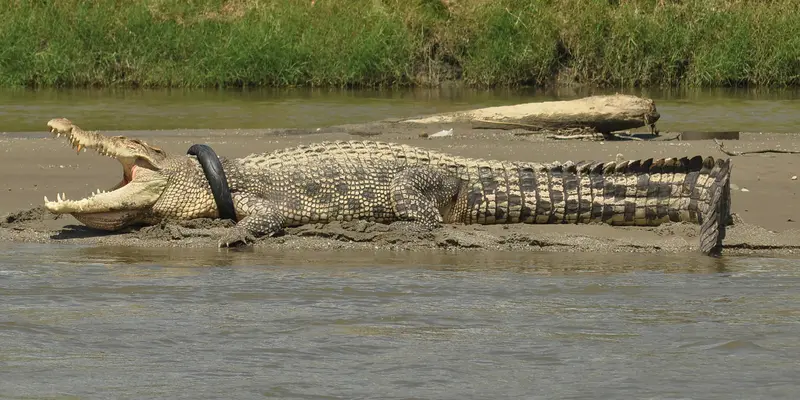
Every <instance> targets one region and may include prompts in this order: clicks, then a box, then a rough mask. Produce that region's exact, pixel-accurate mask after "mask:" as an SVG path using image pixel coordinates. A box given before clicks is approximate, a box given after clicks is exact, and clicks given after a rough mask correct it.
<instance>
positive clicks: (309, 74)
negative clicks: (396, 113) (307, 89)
mask: <svg viewBox="0 0 800 400" xmlns="http://www.w3.org/2000/svg"><path fill="white" fill-rule="evenodd" d="M311 3H312V2H311V0H303V1H299V0H260V1H259V0H238V1H221V0H197V1H191V2H182V1H178V0H149V1H133V2H124V1H110V0H96V1H93V2H85V1H78V0H60V1H58V2H41V1H33V0H29V1H26V0H11V1H10V3H9V5H4V6H2V7H0V18H2V21H4V23H3V26H2V27H0V85H1V86H115V85H116V86H158V87H164V86H173V87H209V86H212V87H213V86H291V85H314V86H362V85H363V86H377V85H415V84H416V85H427V84H437V83H439V82H441V81H443V80H462V81H464V82H465V83H467V84H470V85H478V86H497V85H549V84H554V83H559V82H560V83H564V82H569V83H579V84H589V85H600V86H681V85H683V86H740V85H763V86H787V85H788V86H796V85H800V2H798V1H797V0H772V1H767V0H763V1H747V0H683V1H681V2H679V3H676V2H675V1H674V0H665V1H664V3H665V4H663V5H661V4H660V2H659V0H618V1H613V0H611V1H609V0H603V1H600V0H533V1H513V0H456V1H453V0H451V1H450V5H449V6H445V5H444V4H443V3H442V2H441V1H439V0H407V1H401V0H317V1H316V2H315V3H316V4H314V5H312V4H311Z"/></svg>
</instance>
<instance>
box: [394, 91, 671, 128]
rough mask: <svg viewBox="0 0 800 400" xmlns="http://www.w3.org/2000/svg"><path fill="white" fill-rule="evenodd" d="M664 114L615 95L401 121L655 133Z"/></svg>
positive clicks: (647, 104)
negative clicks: (644, 128)
mask: <svg viewBox="0 0 800 400" xmlns="http://www.w3.org/2000/svg"><path fill="white" fill-rule="evenodd" d="M660 117H661V116H660V115H659V113H658V111H656V105H655V102H653V100H651V99H644V98H641V97H637V96H629V95H621V94H615V95H608V96H591V97H585V98H582V99H576V100H567V101H546V102H540V103H524V104H516V105H511V106H501V107H489V108H478V109H474V110H468V111H459V112H452V113H445V114H436V115H431V116H427V117H421V118H413V119H404V120H401V121H400V122H402V123H417V124H441V123H455V122H468V123H471V124H472V126H473V127H474V128H493V129H525V130H529V131H546V132H558V131H562V130H572V129H590V130H594V131H596V132H599V133H603V134H609V133H611V132H616V131H624V130H628V129H633V128H639V127H643V126H649V127H650V130H651V132H654V133H655V123H656V121H658V119H659V118H660Z"/></svg>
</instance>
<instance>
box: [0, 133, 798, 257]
mask: <svg viewBox="0 0 800 400" xmlns="http://www.w3.org/2000/svg"><path fill="white" fill-rule="evenodd" d="M75 123H76V124H78V125H79V126H81V127H83V128H84V129H90V130H91V129H92V126H91V121H90V120H88V121H75ZM449 128H453V129H454V134H453V136H449V137H444V138H423V137H421V135H422V134H425V133H433V132H437V131H439V130H442V129H449ZM103 133H105V134H107V135H118V134H122V135H126V136H130V137H137V138H141V139H143V140H145V141H147V142H148V143H151V144H153V145H155V146H158V147H161V148H162V149H164V150H165V151H167V152H169V153H185V151H186V149H188V148H189V146H191V145H192V144H194V143H206V144H208V145H210V146H212V147H213V148H214V149H215V151H216V152H217V153H218V154H219V155H221V156H224V157H242V156H246V155H248V154H250V153H253V152H259V153H260V152H266V151H271V150H276V149H280V148H284V147H290V146H295V145H298V144H303V143H310V142H318V141H323V140H379V141H387V142H397V143H406V144H411V145H415V146H420V147H426V148H432V149H437V150H440V151H446V152H449V153H453V154H459V155H463V156H468V157H478V158H493V159H507V160H524V161H534V162H536V161H538V162H547V161H556V160H558V161H566V160H573V161H576V160H581V159H606V160H613V159H614V158H615V157H616V155H617V154H622V156H623V157H624V158H625V159H635V158H648V157H665V156H669V157H680V156H693V155H697V154H700V155H712V156H714V157H716V158H718V157H726V156H725V155H724V154H722V153H721V152H719V150H718V148H717V146H716V144H714V142H713V141H710V140H693V141H674V140H666V139H668V138H669V137H668V136H669V134H668V133H666V132H665V133H662V139H660V140H647V141H633V140H619V141H605V142H595V141H555V140H548V139H546V138H545V137H544V135H541V134H532V135H522V134H519V133H520V132H516V131H504V130H495V129H473V128H471V127H470V126H469V125H467V124H430V125H419V124H400V123H393V122H376V123H370V124H352V125H344V126H338V127H330V128H323V129H320V130H318V131H317V130H285V129H283V130H281V129H252V130H173V131H135V132H133V131H117V132H112V131H106V132H103ZM0 143H1V144H2V145H3V147H4V148H5V151H6V157H4V158H3V159H2V160H0V168H3V169H4V170H5V171H6V173H5V174H4V178H5V181H6V186H7V191H6V192H5V193H4V194H3V196H2V198H0V215H4V216H5V218H3V219H0V240H2V241H5V242H36V243H61V244H75V245H90V246H135V247H164V246H169V247H197V246H202V247H214V246H216V238H215V236H214V232H215V229H218V228H219V225H220V222H219V221H206V220H198V221H193V222H191V221H190V222H187V223H181V224H175V223H165V224H161V225H157V226H154V227H146V228H142V229H139V230H136V231H134V232H130V233H113V234H106V233H101V232H98V231H93V230H89V229H87V228H84V227H82V226H80V224H79V223H78V222H77V221H76V220H75V219H74V218H73V217H71V216H62V217H60V218H57V219H56V218H53V216H52V215H50V214H49V213H42V211H43V210H41V209H39V211H36V210H35V208H36V207H39V208H41V202H42V197H43V196H45V195H48V196H53V195H54V194H55V193H56V192H66V193H67V194H68V195H69V196H70V198H75V197H78V196H84V195H86V194H88V193H89V192H91V191H92V190H94V189H95V188H98V187H99V188H105V187H108V186H111V185H113V184H114V183H116V181H117V180H118V179H119V164H118V162H117V161H115V160H110V159H108V158H107V157H101V156H99V155H96V154H93V153H92V152H91V151H90V152H85V153H81V154H80V155H76V154H75V153H74V152H73V151H71V150H70V148H69V144H68V143H66V142H65V141H64V140H63V139H55V138H53V137H52V135H50V134H49V133H47V132H43V133H42V134H38V133H37V134H13V133H12V134H3V135H0ZM725 147H726V149H728V150H734V151H747V150H755V149H763V148H776V147H779V148H781V149H785V150H800V134H786V133H780V134H769V133H743V134H742V135H741V138H740V140H735V141H726V142H725ZM732 164H733V172H732V176H731V180H732V185H733V186H732V189H733V190H732V212H733V213H735V214H736V215H737V217H738V221H737V222H736V223H735V224H734V225H733V226H730V227H729V228H728V235H727V237H726V239H725V241H724V245H725V248H724V249H723V252H722V255H723V256H726V255H741V254H761V255H792V254H797V253H798V252H800V230H798V229H800V226H798V223H797V222H796V221H797V220H798V218H797V217H796V212H794V211H793V210H792V209H791V207H781V205H786V204H789V205H790V204H795V203H796V202H797V200H798V191H800V190H798V189H800V186H798V185H800V183H798V181H797V180H791V177H792V176H793V175H798V169H800V159H798V156H797V155H792V154H768V155H763V154H762V155H759V154H755V155H747V156H738V157H733V162H732ZM742 189H747V191H742ZM32 208H33V209H34V210H31V209H32ZM9 215H11V216H14V215H16V217H17V218H18V219H17V220H15V221H11V222H9V221H7V218H8V216H9ZM697 232H698V226H695V225H689V224H680V223H678V224H676V223H670V224H664V225H661V226H658V227H652V228H650V227H612V226H608V225H603V224H582V225H523V224H513V225H493V226H481V225H468V226H463V225H448V226H445V227H443V228H441V229H439V230H436V231H434V232H426V233H421V232H408V231H404V230H395V229H393V228H392V227H389V226H387V225H383V224H375V223H367V222H361V221H352V222H341V223H339V222H337V223H330V224H310V225H307V226H304V227H298V228H288V229H287V230H286V234H285V235H283V236H279V237H275V238H262V239H260V240H259V241H258V242H257V243H256V245H255V246H254V247H255V249H256V250H258V249H260V248H262V249H263V248H276V249H286V250H303V249H306V250H308V249H319V250H322V249H366V250H368V249H390V250H401V251H430V250H435V251H440V250H459V251H462V250H463V251H507V250H508V251H510V250H525V251H534V252H539V251H557V252H575V251H577V252H611V253H617V252H623V253H626V252H634V253H643V252H644V253H665V254H667V253H686V252H693V251H694V249H696V247H697V243H696V242H697V240H698V239H697V237H696V236H697Z"/></svg>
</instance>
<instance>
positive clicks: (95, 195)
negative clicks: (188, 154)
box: [44, 118, 166, 229]
mask: <svg viewBox="0 0 800 400" xmlns="http://www.w3.org/2000/svg"><path fill="white" fill-rule="evenodd" d="M47 125H48V127H49V128H50V132H52V133H53V134H55V136H56V137H61V136H64V137H65V138H66V139H67V140H68V141H69V143H70V145H71V146H72V148H73V149H75V150H76V151H77V152H78V153H80V152H81V151H86V150H87V149H92V150H94V151H96V152H97V153H98V154H101V155H104V156H107V157H110V158H113V159H115V160H117V161H119V162H120V164H122V180H121V181H120V182H119V183H118V184H116V185H115V186H114V187H112V188H110V189H108V190H102V189H97V190H96V191H94V192H92V194H91V195H89V196H88V197H85V198H82V199H79V200H68V199H67V196H66V193H63V192H62V193H59V194H57V195H56V199H55V200H54V201H50V200H49V199H48V198H47V196H45V197H44V202H45V204H44V205H45V208H47V210H49V211H50V212H53V213H56V214H72V215H73V216H75V217H76V218H77V219H78V220H80V221H81V222H84V223H85V224H86V225H89V226H94V227H98V228H101V229H112V228H113V226H116V225H118V223H121V220H129V219H130V218H133V216H135V215H138V214H139V213H140V211H141V210H142V209H145V208H149V207H151V206H152V205H153V204H154V203H155V202H156V200H158V198H159V197H160V195H161V193H162V191H163V190H164V187H165V186H166V181H165V180H164V179H162V178H161V177H160V174H159V173H158V172H157V171H158V168H157V167H155V166H154V165H155V164H156V160H159V159H163V158H164V157H165V156H166V155H165V153H164V152H163V151H162V150H161V149H158V148H156V147H153V146H149V145H147V144H146V143H144V142H142V141H140V140H137V139H130V138H126V137H124V136H104V135H102V134H99V133H97V132H87V131H84V130H82V129H80V128H78V127H77V126H75V125H73V124H72V122H70V121H69V120H67V119H64V118H57V119H53V120H51V121H50V122H48V124H47ZM141 175H144V176H143V177H142V176H141ZM86 221H90V222H86Z"/></svg>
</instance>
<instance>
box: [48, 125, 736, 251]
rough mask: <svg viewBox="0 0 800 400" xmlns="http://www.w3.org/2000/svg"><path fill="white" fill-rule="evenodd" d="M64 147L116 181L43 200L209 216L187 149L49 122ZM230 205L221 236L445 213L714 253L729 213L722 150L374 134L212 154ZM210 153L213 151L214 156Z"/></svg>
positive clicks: (405, 221) (89, 210) (104, 223)
mask: <svg viewBox="0 0 800 400" xmlns="http://www.w3.org/2000/svg"><path fill="white" fill-rule="evenodd" d="M47 125H48V127H49V130H50V131H51V132H52V133H53V134H54V135H55V136H62V135H63V136H65V137H66V138H67V140H68V141H69V142H70V144H71V145H72V147H73V148H74V149H77V150H78V151H79V152H80V151H81V149H83V150H84V151H86V150H85V149H92V150H94V151H96V152H97V153H99V154H102V155H106V156H109V157H112V158H114V159H116V160H118V161H119V162H120V163H121V164H122V181H121V182H120V183H119V184H117V185H116V186H114V187H113V188H111V189H110V190H108V191H104V190H98V191H97V192H96V193H93V194H92V195H90V196H89V197H86V198H82V199H79V200H67V199H66V195H65V194H64V195H62V194H59V195H57V197H56V200H54V201H49V200H48V199H47V197H45V199H44V200H45V203H44V206H45V208H46V209H47V210H49V211H50V212H52V213H55V214H71V215H72V216H74V217H75V218H76V219H77V220H78V221H80V222H81V223H83V224H84V225H86V226H88V227H90V228H95V229H100V230H106V231H117V230H120V229H123V228H126V227H134V226H137V225H138V226H145V225H151V224H156V223H159V222H160V221H164V220H187V219H194V218H218V217H219V211H218V209H217V206H216V203H215V200H214V196H213V195H212V192H211V189H210V185H209V181H208V180H207V179H206V176H205V175H204V173H203V170H202V168H201V165H200V163H199V162H198V159H197V157H196V156H192V155H171V154H167V153H166V152H165V151H164V150H162V149H160V148H158V147H155V146H152V145H150V144H148V143H146V142H144V141H141V140H139V139H135V138H128V137H125V136H113V137H112V136H106V135H103V134H101V133H98V132H93V131H85V130H83V129H81V128H80V127H78V126H76V125H75V124H73V123H72V122H71V121H70V120H68V119H65V118H56V119H53V120H50V121H49V122H48V124H47ZM218 158H219V162H220V164H221V165H222V166H223V167H224V170H225V174H226V177H227V184H228V186H229V190H230V196H231V199H232V200H233V203H234V207H235V216H234V218H233V219H234V220H235V224H234V225H233V226H232V227H230V228H227V229H226V231H225V233H224V234H221V236H220V237H219V238H218V239H219V240H218V245H219V246H220V247H226V246H238V245H242V244H249V243H251V242H252V241H254V240H257V239H258V238H260V237H267V236H272V235H275V234H278V233H280V232H282V231H283V229H284V228H286V227H291V226H299V225H303V224H308V223H326V222H331V221H346V220H355V219H361V220H369V221H375V222H378V223H387V224H397V225H400V227H401V228H414V229H425V230H430V229H436V228H438V227H441V226H442V225H443V224H512V223H525V224H565V223H569V224H581V223H605V224H610V225H613V226H657V225H660V224H663V223H667V222H689V223H695V224H698V225H699V226H700V234H699V238H700V244H699V247H698V249H699V251H700V252H702V253H704V254H707V255H715V254H719V252H720V251H721V249H722V240H723V239H724V237H725V229H726V225H727V224H728V221H729V219H730V173H731V164H730V159H714V157H712V156H707V157H702V156H694V157H680V158H678V157H672V158H658V159H653V158H648V159H640V160H624V161H622V160H615V161H608V162H603V161H578V162H572V161H566V162H552V163H533V162H519V161H499V160H488V159H480V158H467V157H460V156H456V155H452V154H447V153H444V152H438V151H433V150H428V149H424V148H420V147H413V146H409V145H403V144H396V143H387V142H380V141H370V140H365V141H356V140H351V141H343V140H339V141H323V142H317V143H313V144H307V145H300V146H296V147H291V148H285V149H282V150H277V151H273V152H267V153H262V154H251V155H249V156H246V157H243V158H237V159H227V158H224V157H218ZM215 161H216V160H215Z"/></svg>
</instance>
